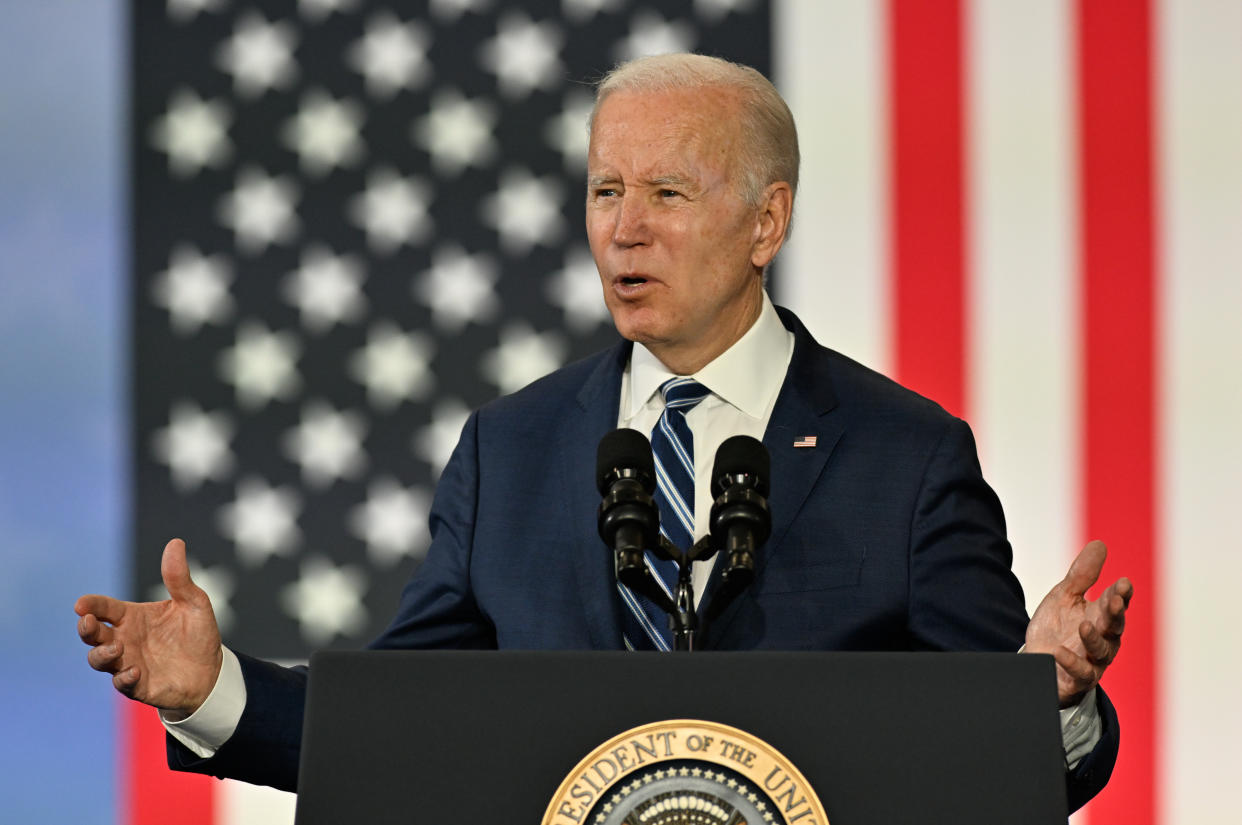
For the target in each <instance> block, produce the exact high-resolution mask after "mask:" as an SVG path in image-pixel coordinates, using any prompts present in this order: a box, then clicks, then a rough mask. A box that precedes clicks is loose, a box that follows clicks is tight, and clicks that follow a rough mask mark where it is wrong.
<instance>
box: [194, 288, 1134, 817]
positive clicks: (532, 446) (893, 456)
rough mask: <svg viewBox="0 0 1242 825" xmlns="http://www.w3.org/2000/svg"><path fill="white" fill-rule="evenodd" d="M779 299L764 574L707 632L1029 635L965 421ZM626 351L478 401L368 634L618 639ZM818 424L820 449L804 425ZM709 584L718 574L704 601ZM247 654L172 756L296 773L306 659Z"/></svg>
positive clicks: (1074, 795) (381, 642)
mask: <svg viewBox="0 0 1242 825" xmlns="http://www.w3.org/2000/svg"><path fill="white" fill-rule="evenodd" d="M781 318H782V320H783V321H784V323H785V324H786V326H787V327H789V328H790V329H791V330H792V331H793V332H794V334H795V346H794V353H793V359H792V362H791V363H790V366H789V371H788V374H787V376H786V379H785V383H784V385H783V387H782V389H781V392H780V396H779V398H778V400H777V403H776V407H775V409H774V410H773V413H772V418H771V421H770V423H769V425H768V429H767V432H766V434H765V436H764V439H763V440H764V444H765V446H766V447H767V449H768V451H769V453H770V455H771V458H772V482H771V488H772V492H771V497H770V504H771V509H772V520H773V526H772V535H771V537H770V538H769V540H768V541H767V543H766V544H765V545H764V547H763V549H762V552H761V555H760V559H759V561H758V565H757V575H756V579H755V582H754V585H753V586H752V587H751V589H750V590H748V591H747V592H745V593H743V594H742V595H741V596H740V597H738V599H737V600H736V601H735V602H734V603H733V605H732V606H730V607H729V608H728V609H727V610H726V611H725V612H724V613H723V614H722V615H721V616H720V617H719V619H718V620H717V621H716V622H715V623H714V625H713V626H711V627H708V628H706V630H705V634H704V637H703V638H702V639H701V641H702V643H703V646H704V647H707V648H717V649H728V650H748V649H780V650H795V649H801V650H980V651H1016V650H1017V649H1018V648H1019V647H1020V646H1021V644H1022V641H1023V637H1024V634H1025V629H1026V624H1027V616H1026V612H1025V607H1024V602H1023V596H1022V590H1021V587H1020V586H1019V584H1018V581H1017V579H1016V578H1015V577H1014V576H1013V574H1012V572H1011V571H1010V561H1011V551H1010V547H1009V543H1008V541H1007V540H1006V538H1005V525H1004V516H1003V515H1002V512H1001V507H1000V502H999V501H998V500H997V498H996V496H995V494H994V493H993V492H992V490H991V488H990V487H989V486H988V485H987V483H986V482H985V481H984V480H983V477H982V474H981V472H980V469H979V463H978V459H977V457H976V452H975V446H974V441H973V438H972V436H971V433H970V429H969V427H967V425H966V424H965V423H964V422H962V421H961V420H959V419H957V418H954V417H953V416H951V415H949V414H948V413H946V412H945V411H944V410H943V409H942V408H940V407H939V406H937V405H936V404H934V403H933V402H931V401H929V400H927V399H925V398H923V397H921V396H919V395H916V394H915V393H912V392H910V391H909V390H906V389H904V388H902V387H900V386H899V385H897V384H896V383H894V382H892V381H891V380H889V379H887V378H885V377H883V376H882V375H880V374H878V373H876V372H873V371H871V370H869V369H867V368H865V367H863V366H861V365H859V364H857V363H855V362H853V361H851V360H849V359H848V358H845V357H844V356H842V355H840V354H838V353H835V352H832V351H831V350H828V349H825V348H823V347H821V346H819V345H818V344H817V343H816V342H815V341H814V339H812V337H811V336H810V334H809V333H808V332H807V331H806V329H805V328H804V327H803V326H802V324H801V323H800V322H799V321H798V320H797V318H796V317H794V316H793V314H792V313H789V312H787V311H785V310H781ZM629 353H630V345H629V344H628V343H622V344H619V345H617V346H616V347H614V348H613V349H611V350H608V351H606V352H604V353H601V354H599V355H596V356H594V357H592V358H588V359H586V360H584V361H580V362H578V363H576V364H573V365H570V366H568V367H566V368H564V369H562V370H559V371H557V372H556V373H553V374H552V375H550V376H548V377H546V378H544V379H542V380H540V381H537V382H535V383H534V384H532V385H530V386H529V387H527V388H525V389H523V390H521V391H519V392H517V393H514V394H513V395H510V396H506V397H505V398H501V399H499V400H497V401H495V402H493V403H491V404H488V405H486V406H484V407H482V408H481V409H480V410H478V411H477V412H476V413H475V414H473V415H472V416H471V417H470V419H469V421H468V422H467V424H466V426H465V428H464V430H463V432H462V436H461V440H460V442H459V443H458V446H457V449H456V451H455V452H454V454H453V457H452V459H451V460H450V462H449V464H448V465H447V467H446V468H445V471H444V474H443V476H442V477H441V479H440V482H439V486H438V487H437V490H436V496H435V502H434V504H433V507H432V514H431V520H430V522H431V530H432V534H433V541H432V545H431V548H430V550H429V552H428V555H427V558H426V560H425V561H424V562H423V564H422V566H421V567H420V568H419V570H418V572H417V573H416V575H415V576H413V577H412V578H411V580H410V582H409V584H408V585H407V587H406V589H405V592H404V594H403V596H402V600H401V604H400V607H399V609H398V611H397V614H396V616H395V618H394V620H393V622H392V624H391V625H390V626H389V628H388V629H387V630H386V631H385V633H384V634H383V635H382V636H381V637H380V638H379V639H377V640H376V641H375V642H374V643H373V645H372V647H375V648H381V649H422V648H510V649H596V650H598V649H605V650H607V649H619V648H620V647H621V646H622V643H621V610H622V606H621V602H620V599H619V597H618V595H617V591H616V583H615V577H614V573H613V569H612V565H613V560H612V554H611V553H610V552H609V551H608V550H607V549H606V548H605V547H604V545H603V543H602V541H601V540H600V538H599V536H598V533H597V531H596V523H595V518H596V515H595V514H596V508H597V507H598V504H599V496H598V494H597V492H596V489H595V479H594V469H595V450H596V446H597V445H598V443H599V441H600V439H601V438H602V437H603V436H604V434H605V433H607V432H608V431H610V430H612V429H614V428H615V426H616V421H617V409H618V406H619V401H620V399H619V394H620V384H621V374H622V371H623V370H624V368H625V365H626V362H627V361H628V359H629ZM812 435H813V436H815V437H816V440H817V443H816V446H815V447H814V448H806V447H794V446H793V445H794V442H795V441H796V440H799V439H801V438H803V437H805V436H812ZM715 586H716V577H715V576H713V578H712V580H711V582H709V584H708V587H707V591H706V592H705V594H704V597H703V599H702V602H703V604H705V605H706V604H708V603H710V600H711V597H712V593H713V591H714V589H715ZM242 663H243V673H244V675H245V678H246V686H247V706H246V711H245V713H244V715H243V717H242V722H241V724H240V725H239V728H238V731H237V733H236V734H235V735H234V737H233V738H232V739H230V740H229V742H228V743H226V744H225V745H224V746H223V747H222V748H221V749H220V750H219V752H218V753H217V755H216V756H215V757H214V758H213V759H210V760H198V759H196V758H194V757H193V756H192V755H191V754H189V752H188V751H186V750H184V749H183V748H181V747H180V746H179V745H177V744H176V743H175V741H173V740H170V754H169V756H170V763H171V764H172V765H173V766H174V767H178V768H182V769H188V770H198V771H202V772H207V773H213V774H215V775H218V776H235V777H238V778H243V779H247V780H248V781H255V782H262V783H266V784H274V785H276V786H278V787H284V788H289V789H291V788H293V787H294V786H295V783H296V774H297V758H296V755H297V752H298V740H299V738H300V733H301V719H302V707H303V703H304V700H303V696H304V690H305V674H304V673H303V672H301V671H290V670H286V669H283V668H277V667H276V666H274V665H269V664H267V663H263V662H259V661H258V660H254V659H250V658H248V657H242ZM1101 697H1102V694H1101ZM963 701H964V702H968V701H969V697H963ZM1101 709H1102V710H1103V711H1104V723H1105V736H1104V738H1103V740H1102V741H1101V743H1100V745H1099V746H1098V747H1097V748H1096V749H1095V751H1094V752H1093V753H1092V754H1091V756H1089V757H1088V758H1087V759H1085V760H1083V762H1082V763H1080V764H1079V765H1078V767H1077V769H1076V770H1075V771H1074V772H1073V773H1071V774H1070V775H1069V791H1070V804H1071V807H1072V808H1076V807H1078V806H1079V805H1081V804H1082V803H1083V802H1084V801H1085V800H1086V799H1088V798H1090V796H1091V795H1093V794H1094V793H1095V792H1096V791H1098V790H1099V788H1101V787H1103V784H1104V782H1105V781H1107V778H1108V775H1109V773H1110V772H1111V768H1112V764H1113V761H1114V760H1115V756H1116V747H1117V723H1116V717H1115V714H1113V712H1112V709H1111V706H1110V705H1109V704H1108V702H1107V699H1104V698H1102V699H1101Z"/></svg>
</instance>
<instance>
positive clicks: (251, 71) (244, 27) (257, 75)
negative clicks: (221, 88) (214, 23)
mask: <svg viewBox="0 0 1242 825" xmlns="http://www.w3.org/2000/svg"><path fill="white" fill-rule="evenodd" d="M297 42H298V38H297V34H296V33H295V31H294V28H293V27H292V26H290V25H289V24H288V23H283V22H282V23H269V22H267V20H265V19H264V18H263V16H262V15H260V14H257V13H255V12H247V13H246V14H245V15H244V16H243V17H242V18H241V19H240V20H238V22H237V25H236V27H235V28H234V30H233V36H232V37H231V38H230V39H228V40H227V41H225V42H224V43H223V44H222V45H221V46H220V49H219V51H218V52H217V54H216V65H217V66H219V67H220V68H221V69H223V70H224V71H226V72H228V73H229V74H231V75H232V76H233V87H234V88H235V89H236V90H237V93H238V94H240V95H242V96H243V97H258V96H259V95H261V94H263V93H264V92H266V91H267V90H268V89H273V88H276V89H284V88H287V87H288V86H289V84H290V83H292V82H293V79H294V78H295V77H297V64H296V63H294V62H293V49H294V47H295V46H296V45H297Z"/></svg>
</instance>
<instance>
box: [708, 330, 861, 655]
mask: <svg viewBox="0 0 1242 825" xmlns="http://www.w3.org/2000/svg"><path fill="white" fill-rule="evenodd" d="M777 311H778V312H779V313H780V316H781V320H782V321H783V322H784V324H785V326H786V327H787V328H789V329H790V330H791V331H792V332H793V333H794V352H793V358H792V359H791V360H790V363H789V371H788V373H787V374H786V376H785V383H784V384H783V385H782V386H781V392H780V395H779V396H778V397H777V400H776V406H775V407H774V408H773V410H772V418H771V419H770V420H769V421H768V428H767V430H766V431H765V432H764V435H763V445H764V446H765V447H766V448H767V450H768V454H769V455H770V456H771V458H772V480H771V485H770V486H771V495H769V497H768V504H769V506H770V507H771V509H772V535H771V536H770V537H769V538H768V540H767V542H766V543H765V544H764V546H763V548H762V549H761V550H760V551H759V558H758V559H757V561H756V571H755V572H756V574H761V573H762V572H763V569H764V567H766V566H767V563H768V560H769V559H771V558H772V557H773V556H774V555H776V554H777V553H779V552H781V547H782V545H783V544H784V542H785V540H786V538H787V537H788V535H789V532H790V525H792V524H793V522H794V521H795V520H796V518H797V516H798V513H799V511H800V510H801V509H802V506H803V505H804V504H805V503H806V499H807V496H809V495H810V493H811V489H812V488H813V487H814V486H815V483H816V482H817V481H818V479H819V477H820V475H821V474H822V473H823V471H824V466H825V465H826V464H827V462H828V457H829V456H830V455H831V454H832V451H833V448H834V447H836V444H837V441H838V440H839V439H840V438H841V435H842V433H843V432H844V431H845V430H844V426H843V423H842V419H841V417H840V416H832V415H829V413H830V412H831V411H832V410H833V409H834V408H835V407H836V406H837V398H836V393H835V392H834V390H833V387H832V378H831V376H830V375H829V371H828V361H827V359H826V358H824V357H823V350H822V348H821V347H820V346H819V345H818V344H817V343H816V342H815V339H814V338H812V337H811V334H810V333H809V332H808V331H807V330H806V328H805V327H803V326H802V324H801V322H800V321H798V319H797V317H795V316H794V315H793V313H791V312H789V311H788V310H786V309H783V308H780V307H778V308H777ZM808 438H813V439H814V446H810V447H808V446H797V447H796V446H794V444H795V443H796V442H805V441H806V440H807V439H808ZM720 574H721V566H720V565H719V564H717V566H716V568H715V569H714V570H713V571H712V576H711V579H710V581H709V583H708V586H707V589H706V593H705V595H704V598H703V599H702V604H704V605H706V604H708V602H709V599H710V598H711V597H712V596H713V595H714V594H715V591H716V590H717V589H718V587H719V583H720ZM745 598H747V595H746V594H745V593H743V594H742V595H741V596H739V597H738V598H737V599H736V600H735V601H734V603H733V604H732V605H731V606H730V607H729V608H728V609H726V610H725V612H724V613H723V614H721V616H720V617H719V618H718V619H717V620H716V623H715V626H714V627H713V628H711V629H709V632H710V634H711V636H710V639H711V643H713V644H714V642H715V641H716V640H718V639H719V638H720V637H721V635H722V634H723V633H724V631H725V629H726V628H727V627H728V624H729V622H730V621H732V619H733V616H734V614H735V613H736V612H737V606H738V604H739V602H740V601H741V600H743V599H745Z"/></svg>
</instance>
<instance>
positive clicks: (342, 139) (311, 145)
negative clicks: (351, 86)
mask: <svg viewBox="0 0 1242 825" xmlns="http://www.w3.org/2000/svg"><path fill="white" fill-rule="evenodd" d="M362 121H363V114H362V107H361V106H359V105H358V104H357V103H355V102H354V101H352V100H340V101H337V100H333V99H332V97H331V95H329V94H328V93H327V92H325V91H323V90H322V89H314V90H312V91H310V92H307V93H306V94H305V95H303V97H302V103H301V106H300V107H299V109H298V113H297V114H296V115H294V116H293V117H292V118H291V119H290V120H289V121H288V122H287V123H286V124H285V127H284V129H283V130H282V131H281V136H282V137H283V138H284V141H285V145H286V146H288V147H289V148H290V149H292V150H293V151H294V152H297V155H298V159H299V160H300V161H301V164H302V170H303V171H305V172H308V173H310V174H312V175H316V176H318V175H324V174H327V173H328V172H331V171H332V170H333V169H334V168H336V167H337V166H353V165H354V164H355V163H357V162H358V160H359V158H361V157H362V154H363V150H364V148H365V147H364V145H363V142H362V138H361V136H360V135H359V133H358V132H359V130H360V129H361V128H362Z"/></svg>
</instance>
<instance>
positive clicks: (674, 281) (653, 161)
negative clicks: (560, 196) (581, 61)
mask: <svg viewBox="0 0 1242 825" xmlns="http://www.w3.org/2000/svg"><path fill="white" fill-rule="evenodd" d="M738 111H739V104H738V103H737V101H736V99H735V96H734V93H733V92H731V91H727V90H719V89H696V90H675V91H669V92H659V93H649V92H647V93H640V92H614V93H613V94H612V95H610V96H609V97H607V98H606V99H605V100H604V102H603V104H601V106H600V109H599V111H598V112H597V113H596V116H595V123H594V126H593V128H592V131H591V146H590V152H589V154H588V160H587V208H586V223H587V235H588V238H589V240H590V244H591V254H592V255H594V257H595V264H596V266H597V267H598V268H599V274H600V279H601V281H602V282H603V287H604V300H605V302H606V303H607V304H608V310H609V311H610V312H611V313H612V319H613V322H614V323H615V324H616V326H617V331H618V332H620V333H621V335H623V336H624V337H626V338H628V339H630V340H632V341H639V342H641V343H643V344H646V345H647V346H648V347H649V348H650V349H651V351H652V352H653V353H654V354H655V355H656V357H658V358H660V360H661V361H663V362H664V363H665V365H666V366H668V367H669V368H670V369H672V370H674V371H675V372H679V373H683V374H684V373H689V372H693V371H695V370H697V369H699V368H700V367H702V366H703V365H704V364H706V363H708V362H709V361H711V360H712V359H713V358H715V357H716V356H717V355H719V354H720V353H721V352H723V351H724V350H725V349H727V348H728V347H729V346H730V345H732V344H733V342H734V341H736V340H737V339H738V338H740V337H741V336H742V334H743V333H745V331H746V330H747V329H748V328H749V327H750V325H751V324H752V323H754V320H755V318H757V317H758V315H759V311H760V309H761V307H762V267H763V266H764V265H766V264H767V262H768V261H769V260H771V256H772V255H774V254H775V250H774V249H773V250H771V252H770V254H769V253H767V252H764V251H761V250H757V244H758V242H759V240H760V237H761V235H762V234H763V232H762V221H761V218H760V211H761V210H757V209H755V208H753V207H751V206H748V205H747V204H746V203H745V201H744V200H743V199H742V196H741V194H740V192H739V187H738V185H737V180H738V176H737V171H736V169H737V163H738V161H739V154H740V153H739V150H738V140H739V137H738V132H739V129H738V127H737V120H738ZM765 246H766V245H765ZM777 246H779V244H777Z"/></svg>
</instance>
